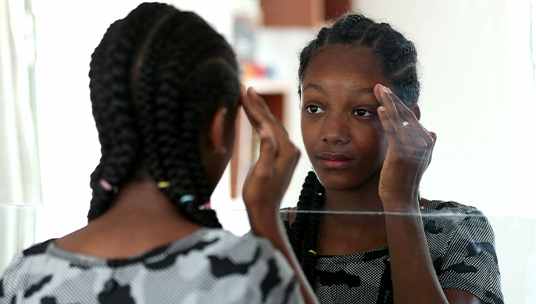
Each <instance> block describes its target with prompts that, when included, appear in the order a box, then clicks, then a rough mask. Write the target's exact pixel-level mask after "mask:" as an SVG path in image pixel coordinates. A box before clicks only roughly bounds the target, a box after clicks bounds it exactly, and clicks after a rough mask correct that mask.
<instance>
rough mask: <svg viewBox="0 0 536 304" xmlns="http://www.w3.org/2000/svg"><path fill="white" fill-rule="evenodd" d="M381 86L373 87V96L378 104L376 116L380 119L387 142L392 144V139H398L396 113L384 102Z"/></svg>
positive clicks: (384, 96) (384, 97)
mask: <svg viewBox="0 0 536 304" xmlns="http://www.w3.org/2000/svg"><path fill="white" fill-rule="evenodd" d="M383 88H384V87H383V86H382V85H380V84H378V85H376V86H375V87H374V94H375V95H376V99H377V100H378V102H379V103H380V106H379V107H378V116H379V118H380V123H381V124H382V127H383V130H384V131H385V133H386V134H387V138H388V140H389V142H392V140H393V138H395V137H398V129H397V127H396V123H397V119H396V116H395V115H396V112H394V111H393V108H394V107H393V106H392V105H391V104H390V103H389V102H388V101H386V100H385V99H386V98H387V96H386V95H385V91H383Z"/></svg>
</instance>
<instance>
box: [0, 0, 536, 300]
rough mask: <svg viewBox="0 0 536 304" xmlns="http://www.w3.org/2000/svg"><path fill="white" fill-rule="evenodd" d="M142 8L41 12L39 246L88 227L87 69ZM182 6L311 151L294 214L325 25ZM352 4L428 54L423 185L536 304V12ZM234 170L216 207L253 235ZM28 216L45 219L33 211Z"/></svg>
mask: <svg viewBox="0 0 536 304" xmlns="http://www.w3.org/2000/svg"><path fill="white" fill-rule="evenodd" d="M139 2H140V1H134V0H130V1H122V2H121V5H120V6H119V5H118V6H117V7H112V5H111V4H110V3H108V2H104V1H87V2H86V3H79V4H77V8H76V10H70V9H66V8H71V7H72V3H71V2H69V1H56V2H54V3H46V4H45V3H44V2H40V1H34V3H33V8H34V15H35V31H36V37H37V40H36V48H37V59H36V100H37V122H38V130H39V132H38V133H39V134H38V136H39V153H40V166H41V177H42V181H41V183H42V197H43V204H42V205H40V206H36V207H35V213H37V216H36V218H37V220H36V222H35V225H36V228H35V229H36V230H35V231H36V234H35V240H36V241H43V240H45V239H48V238H51V237H58V236H61V235H64V234H66V233H68V232H70V231H72V230H75V229H78V228H79V227H81V226H82V225H84V224H85V221H86V213H87V209H88V205H89V200H90V197H91V193H90V189H89V187H88V183H89V173H90V172H91V171H92V170H93V168H94V166H95V164H96V163H97V161H98V152H99V147H98V141H97V136H96V132H95V130H94V127H93V126H94V123H93V118H92V117H91V108H90V103H89V91H88V79H87V71H88V66H89V58H90V54H91V52H92V51H93V49H94V47H95V46H96V45H97V43H98V41H99V40H100V39H101V37H102V34H103V33H104V32H105V30H106V28H107V27H108V25H109V24H110V23H111V22H112V21H114V20H116V19H118V18H119V17H122V16H124V15H126V13H127V12H128V11H129V10H130V9H132V8H133V7H135V6H136V5H137V3H139ZM175 2H176V5H177V6H178V7H179V8H184V9H193V10H195V11H197V12H198V13H199V14H200V15H202V16H204V17H205V18H206V19H207V20H209V21H210V22H211V24H212V25H214V26H215V27H216V28H218V29H220V30H221V32H222V34H223V35H224V36H225V37H226V38H228V39H229V41H231V42H233V43H234V46H235V48H237V50H240V52H241V54H243V55H242V56H244V57H243V58H244V59H247V60H246V61H244V62H243V63H244V65H243V67H244V68H247V69H248V71H247V73H248V75H247V77H245V78H244V81H246V83H248V84H250V85H252V86H254V87H256V88H257V89H258V91H259V92H260V93H261V94H263V95H265V96H272V97H273V96H275V97H273V98H274V100H280V101H281V102H282V104H281V105H280V106H281V115H280V117H281V119H282V121H283V123H284V125H285V126H286V127H287V129H288V131H289V134H290V136H291V138H292V139H293V140H294V141H295V143H296V144H297V145H298V146H299V147H300V149H301V150H302V157H301V160H300V163H299V165H298V167H297V169H296V174H295V176H294V178H293V180H292V183H291V185H290V187H289V189H288V191H287V195H286V196H285V199H284V201H283V203H282V206H283V207H291V206H295V204H296V201H297V198H298V195H299V191H300V189H301V185H302V183H303V180H304V178H305V176H306V174H307V172H308V171H309V170H310V164H309V161H308V159H307V157H306V153H305V150H304V148H303V143H302V141H301V134H300V128H299V117H300V114H299V110H300V108H299V99H298V96H297V93H296V92H297V68H298V53H299V52H300V51H301V48H303V46H304V45H305V44H306V43H307V42H308V41H309V40H311V39H313V38H314V36H315V34H316V32H317V30H318V29H319V26H320V24H313V25H309V26H286V25H285V26H277V25H274V26H264V25H263V24H262V18H260V15H259V14H260V8H261V5H260V2H256V1H253V0H225V1H204V2H202V4H201V2H198V1H194V0H189V1H175ZM274 2H277V1H274ZM310 2H311V3H317V2H318V1H310ZM351 5H352V9H353V10H356V11H360V12H362V13H364V14H365V15H367V16H369V17H371V18H373V19H375V20H377V21H385V22H388V23H390V24H391V25H392V26H393V27H395V28H396V29H398V30H399V31H401V32H402V33H403V34H404V35H405V36H406V37H407V38H408V39H410V40H412V41H413V42H414V43H415V45H416V47H417V51H418V54H419V55H418V56H419V73H420V76H421V89H422V91H421V92H422V93H421V97H420V101H419V102H420V107H421V112H422V119H421V122H422V123H423V125H425V126H426V127H427V128H428V129H429V130H432V131H434V132H436V133H437V134H438V142H437V145H436V147H435V150H434V154H433V161H432V164H431V165H430V167H429V169H428V170H427V172H426V174H425V176H424V179H423V182H422V183H421V193H422V195H423V197H426V198H429V199H441V200H454V201H458V202H460V203H463V204H467V205H471V206H475V207H477V208H479V209H480V210H482V211H483V212H484V214H485V215H486V216H487V217H488V219H489V220H490V222H491V224H492V226H493V228H494V231H495V237H496V244H497V255H498V258H499V265H500V268H501V272H502V286H503V293H504V296H505V300H506V302H510V303H531V302H532V301H534V299H536V293H535V291H533V289H532V288H529V286H530V282H534V281H536V265H535V262H534V261H535V260H536V259H535V255H536V220H535V214H536V204H534V203H535V202H536V201H535V199H534V198H533V195H532V188H533V185H532V183H531V182H532V180H533V179H534V178H533V177H532V172H535V171H536V160H535V159H534V157H533V155H535V152H536V151H535V150H536V149H535V144H534V142H533V141H532V140H531V139H532V138H533V137H534V135H533V134H534V130H535V128H534V126H533V125H532V113H534V112H535V110H536V98H535V95H536V87H535V83H536V82H535V78H534V74H535V73H536V69H535V65H534V62H535V61H536V56H535V54H534V53H533V50H534V49H536V47H535V44H534V43H535V42H534V40H535V36H534V35H535V33H536V29H535V27H534V24H531V23H530V22H531V20H534V18H535V17H536V13H535V7H536V3H535V1H533V0H532V1H524V2H522V3H521V1H506V0H498V1H492V2H490V1H488V0H456V1H450V2H449V1H437V0H434V1H428V0H403V1H400V0H396V1H395V0H359V1H357V0H355V1H351ZM103 7H106V9H102V8H103ZM59 12H61V13H59ZM296 14H300V12H296ZM531 18H532V19H531ZM239 30H240V31H239ZM531 35H532V36H531ZM277 96H279V97H277ZM278 98H279V99H278ZM277 102H278V101H274V103H277ZM240 132H241V133H240V134H241V136H242V140H241V141H240V143H239V146H238V150H239V151H242V153H245V155H250V154H251V152H250V151H251V147H254V145H255V138H254V137H252V136H251V132H250V130H248V129H247V128H245V129H243V130H242V129H241V131H240ZM252 157H254V153H253V156H252ZM235 170H236V172H235V175H234V177H233V172H231V171H232V168H231V166H230V167H229V168H228V171H227V172H226V174H225V175H224V178H223V179H222V181H221V183H220V185H219V186H218V188H217V190H216V192H215V194H214V196H213V197H214V201H213V206H214V208H215V209H216V210H217V212H218V214H219V217H220V220H221V221H222V223H223V225H224V226H225V227H226V228H227V229H229V230H231V231H232V232H234V233H237V234H243V233H245V232H247V231H248V229H249V228H248V223H247V217H246V214H245V212H244V208H243V204H242V202H241V200H240V195H239V189H238V190H237V189H235V193H234V194H233V193H232V191H233V189H232V187H231V185H233V182H234V183H235V184H237V183H238V184H239V182H237V181H239V180H240V179H241V178H243V177H244V175H245V174H246V173H247V170H248V162H247V161H246V162H245V163H241V164H237V167H236V169H235ZM233 178H234V179H236V180H237V181H233ZM235 186H236V185H235ZM232 196H234V197H235V198H233V199H230V197H232ZM10 208H12V207H10V206H6V205H2V204H0V213H3V214H11V213H10V212H13V211H9V210H8V209H10ZM14 208H19V207H14ZM24 208H26V207H24ZM10 210H11V209H10ZM29 213H31V214H34V211H33V209H32V211H31V212H29ZM59 217H61V221H58V218H59ZM23 226H24V227H30V230H31V229H32V228H31V227H33V226H32V225H31V224H27V223H25V224H24V225H23ZM23 242H26V243H27V242H29V240H27V239H24V240H23ZM26 245H28V244H26ZM0 269H1V268H0Z"/></svg>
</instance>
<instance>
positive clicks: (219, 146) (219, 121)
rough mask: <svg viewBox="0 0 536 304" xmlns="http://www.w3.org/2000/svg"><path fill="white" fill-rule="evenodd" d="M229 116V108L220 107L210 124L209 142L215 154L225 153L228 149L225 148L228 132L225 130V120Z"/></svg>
mask: <svg viewBox="0 0 536 304" xmlns="http://www.w3.org/2000/svg"><path fill="white" fill-rule="evenodd" d="M226 115H227V108H226V107H220V108H219V109H218V110H217V111H216V113H215V114H214V118H213V119H212V123H211V124H210V129H209V134H208V140H209V145H210V147H211V148H212V149H213V151H214V152H218V153H219V152H220V151H223V152H224V153H225V150H227V148H226V147H225V132H227V131H228V130H226V129H225V118H226Z"/></svg>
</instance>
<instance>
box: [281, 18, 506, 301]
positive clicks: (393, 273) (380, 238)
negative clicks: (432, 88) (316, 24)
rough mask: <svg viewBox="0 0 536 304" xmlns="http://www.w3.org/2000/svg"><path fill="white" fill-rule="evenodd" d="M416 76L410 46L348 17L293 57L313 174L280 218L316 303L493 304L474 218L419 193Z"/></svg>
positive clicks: (478, 218)
mask: <svg viewBox="0 0 536 304" xmlns="http://www.w3.org/2000/svg"><path fill="white" fill-rule="evenodd" d="M416 66H417V53H416V50H415V47H414V45H413V44H412V43H411V42H410V41H408V40H406V39H405V38H404V37H403V36H402V35H401V34H400V33H399V32H397V31H395V30H394V29H393V28H391V27H390V26H389V25H388V24H386V23H375V22H373V21H372V20H370V19H368V18H365V17H364V16H362V15H357V14H348V15H346V16H345V17H343V18H341V19H340V20H338V21H337V22H335V23H334V25H333V26H332V27H329V28H327V27H325V28H322V29H321V30H320V32H319V33H318V35H317V37H316V39H314V40H313V41H311V42H310V43H309V44H308V45H307V46H306V47H305V48H304V49H303V51H302V53H301V55H300V67H299V81H300V84H299V94H300V98H301V106H302V110H301V129H302V136H303V142H304V145H305V149H306V151H307V155H308V157H309V160H310V161H311V164H312V167H313V169H314V171H313V172H310V173H309V175H308V176H307V178H306V180H305V183H304V185H303V189H302V192H301V195H300V198H299V202H298V205H297V207H296V208H294V210H297V212H287V213H282V217H283V220H284V222H285V224H286V227H287V233H288V235H289V238H290V240H291V243H292V245H293V248H294V250H295V252H296V255H297V256H298V258H299V259H300V261H301V264H302V267H303V269H304V271H305V273H306V275H307V277H308V279H309V282H310V283H311V285H312V286H313V287H314V289H315V292H316V294H317V296H318V297H319V300H320V302H321V303H393V302H394V303H434V304H435V303H502V294H501V290H500V275H499V269H498V265H497V257H496V255H495V250H494V237H493V231H492V229H491V227H490V225H489V223H488V222H487V220H486V218H485V217H484V216H483V215H482V213H481V212H480V211H479V210H477V209H476V208H474V207H470V206H465V205H462V204H458V203H456V202H444V201H430V200H427V199H424V198H422V197H420V195H419V183H420V180H421V178H422V175H423V174H424V172H425V170H426V168H427V167H428V165H429V163H430V161H431V156H432V150H433V147H434V144H435V142H436V135H435V134H434V133H433V132H430V131H428V130H426V128H425V127H424V126H423V125H421V124H420V123H419V119H420V110H419V106H418V105H417V100H418V97H419V81H418V79H417V70H416ZM322 210H323V212H320V211H322Z"/></svg>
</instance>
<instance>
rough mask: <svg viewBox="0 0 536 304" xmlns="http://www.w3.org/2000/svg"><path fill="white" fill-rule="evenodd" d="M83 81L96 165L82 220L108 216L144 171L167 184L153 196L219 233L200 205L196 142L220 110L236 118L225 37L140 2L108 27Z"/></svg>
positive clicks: (234, 79)
mask: <svg viewBox="0 0 536 304" xmlns="http://www.w3.org/2000/svg"><path fill="white" fill-rule="evenodd" d="M89 77H90V92H91V95H90V96H91V102H92V110H93V116H94V118H95V122H96V126H97V130H98V133H99V141H100V144H101V158H100V162H99V164H98V166H97V167H96V169H95V170H94V172H93V173H92V174H91V182H90V186H91V188H92V190H93V198H92V200H91V206H90V210H89V213H88V219H89V220H90V221H91V220H93V219H95V218H97V217H99V216H100V215H102V214H103V213H104V212H106V211H107V210H108V209H109V208H110V206H111V205H112V203H113V202H114V199H115V197H116V195H117V191H115V189H117V188H120V187H121V186H123V185H125V184H126V183H128V182H130V181H132V180H133V179H134V178H136V177H137V176H139V174H140V172H142V171H143V170H145V171H147V172H148V173H149V175H150V176H151V177H152V178H153V179H154V180H155V181H157V182H166V183H169V186H167V187H161V191H162V192H163V193H164V194H165V195H166V197H167V198H168V199H169V200H170V201H171V202H172V203H173V204H174V205H175V206H176V207H177V209H178V210H179V212H180V213H181V214H182V215H183V216H185V217H186V218H188V219H189V220H191V221H193V222H195V223H198V224H201V225H203V226H208V227H221V225H220V223H219V221H218V219H217V217H216V214H215V212H214V211H213V210H204V209H203V208H201V206H202V205H203V204H204V203H205V202H208V201H209V199H210V195H211V192H212V186H211V185H210V182H209V179H208V175H207V171H206V168H204V166H203V162H202V159H201V150H200V135H201V134H203V132H206V131H207V130H208V126H209V123H210V121H211V120H212V117H213V116H214V114H215V113H216V111H217V109H218V108H220V107H222V106H223V107H226V108H227V109H228V110H229V113H230V114H231V115H234V113H235V112H236V109H237V106H238V95H239V83H238V76H237V63H236V59H235V58H234V53H233V51H232V49H231V47H230V46H229V44H228V43H227V42H226V41H225V39H224V38H223V37H222V36H221V35H219V34H217V33H216V32H215V31H214V29H212V28H211V27H210V26H209V25H208V24H207V23H206V22H205V21H204V20H203V19H202V18H200V17H199V16H198V15H196V14H195V13H192V12H183V11H179V10H177V9H176V8H174V7H173V6H170V5H167V4H161V3H142V4H140V5H139V6H138V7H137V8H136V9H134V10H133V11H132V12H130V13H129V14H128V15H127V16H126V17H125V18H124V19H120V20H118V21H116V22H114V23H113V24H112V25H111V26H110V27H109V28H108V30H107V32H106V34H105V35H104V37H103V39H102V41H101V42H100V44H99V45H98V46H97V48H96V49H95V51H94V53H93V55H92V58H91V64H90V72H89ZM232 118H233V117H231V119H232ZM103 180H104V181H106V182H107V183H109V184H111V185H114V187H115V189H114V191H109V190H110V189H106V188H107V187H103V186H102V181H103ZM185 198H187V199H185Z"/></svg>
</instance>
